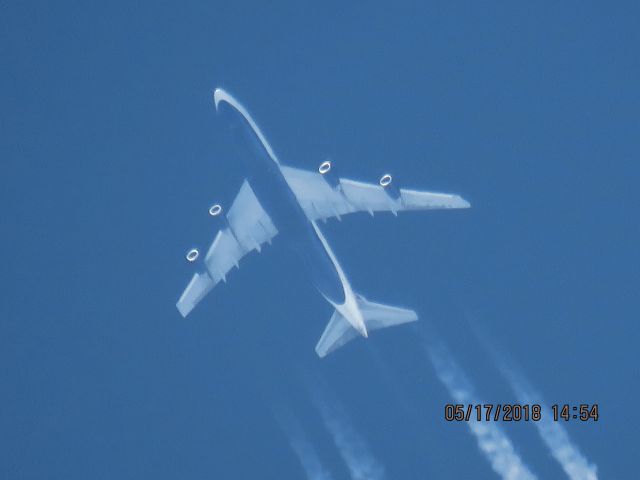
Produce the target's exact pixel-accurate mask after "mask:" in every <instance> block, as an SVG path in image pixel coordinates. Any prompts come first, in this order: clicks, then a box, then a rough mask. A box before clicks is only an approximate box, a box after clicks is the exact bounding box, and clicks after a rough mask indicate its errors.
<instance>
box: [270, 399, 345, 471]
mask: <svg viewBox="0 0 640 480" xmlns="http://www.w3.org/2000/svg"><path fill="white" fill-rule="evenodd" d="M274 415H275V417H276V420H277V421H278V423H279V425H280V427H281V428H282V430H283V431H284V433H285V435H286V436H287V438H288V440H289V445H290V446H291V449H292V450H293V451H294V453H295V454H296V456H297V457H298V460H299V461H300V464H301V465H302V469H303V470H304V471H305V473H306V474H307V479H308V480H333V477H332V475H331V473H329V472H328V471H327V470H326V469H325V468H324V467H323V465H322V462H321V461H320V458H319V457H318V453H317V452H316V449H315V448H314V447H313V445H312V444H311V442H310V441H309V439H308V438H307V436H306V435H305V434H304V431H303V430H302V427H301V426H300V423H299V422H298V420H297V419H296V418H295V417H294V416H293V415H291V414H290V413H288V412H285V411H284V410H283V409H275V408H274Z"/></svg>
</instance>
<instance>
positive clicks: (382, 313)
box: [316, 296, 418, 358]
mask: <svg viewBox="0 0 640 480" xmlns="http://www.w3.org/2000/svg"><path fill="white" fill-rule="evenodd" d="M357 301H358V308H359V309H360V312H361V313H362V317H363V319H364V324H365V326H366V328H367V331H369V332H371V331H373V330H379V329H381V328H385V327H393V326H394V325H401V324H403V323H409V322H415V321H416V320H418V315H417V314H416V312H414V311H413V310H409V309H406V308H400V307H392V306H390V305H384V304H382V303H374V302H370V301H368V300H367V299H366V298H364V297H362V296H358V297H357ZM358 335H359V333H358V331H357V330H356V329H355V328H353V327H352V326H351V324H350V323H349V321H348V320H347V319H346V318H345V317H344V316H343V315H342V314H341V313H340V312H338V311H337V310H336V311H334V312H333V315H332V316H331V320H329V324H328V325H327V328H325V330H324V332H323V333H322V337H320V340H319V341H318V344H317V345H316V353H317V354H318V356H319V357H321V358H322V357H325V356H327V355H328V354H330V353H331V352H333V351H334V350H337V349H338V348H340V347H342V346H343V345H345V344H346V343H348V342H349V341H350V340H353V339H354V338H356V337H357V336H358Z"/></svg>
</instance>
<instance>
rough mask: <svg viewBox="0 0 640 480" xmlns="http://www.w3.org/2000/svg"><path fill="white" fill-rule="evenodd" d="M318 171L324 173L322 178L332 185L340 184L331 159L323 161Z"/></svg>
mask: <svg viewBox="0 0 640 480" xmlns="http://www.w3.org/2000/svg"><path fill="white" fill-rule="evenodd" d="M318 173H319V174H320V175H322V178H324V179H325V181H326V182H327V183H328V184H329V185H331V187H333V188H335V187H337V186H338V185H340V179H339V178H338V176H337V175H336V174H335V172H334V171H333V169H332V165H331V160H325V161H324V162H322V163H321V164H320V166H319V167H318Z"/></svg>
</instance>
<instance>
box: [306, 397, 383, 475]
mask: <svg viewBox="0 0 640 480" xmlns="http://www.w3.org/2000/svg"><path fill="white" fill-rule="evenodd" d="M313 401H314V403H315V405H316V407H317V409H318V411H319V412H320V416H321V417H322V421H323V423H324V426H325V428H326V429H327V431H328V432H329V434H330V435H331V437H332V438H333V442H334V443H335V445H336V447H337V448H338V452H339V453H340V456H341V457H342V459H343V460H344V463H345V465H346V466H347V469H348V470H349V473H350V474H351V478H352V480H383V479H384V478H385V473H384V466H383V465H382V464H380V462H378V460H376V458H375V457H374V456H373V454H372V453H371V451H370V450H369V446H368V445H367V443H366V442H365V440H364V438H362V436H361V435H360V434H359V433H358V432H357V430H356V429H355V427H354V426H353V424H352V423H351V420H350V419H349V417H348V415H347V414H346V412H345V410H344V408H343V407H342V406H341V405H339V404H338V403H337V401H335V400H334V401H333V402H331V404H329V402H328V401H327V400H326V399H324V398H322V394H320V393H319V392H318V391H317V389H316V390H315V395H313Z"/></svg>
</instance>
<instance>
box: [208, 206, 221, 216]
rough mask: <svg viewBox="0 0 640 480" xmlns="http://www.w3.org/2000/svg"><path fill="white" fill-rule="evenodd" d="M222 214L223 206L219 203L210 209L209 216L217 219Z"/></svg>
mask: <svg viewBox="0 0 640 480" xmlns="http://www.w3.org/2000/svg"><path fill="white" fill-rule="evenodd" d="M221 213H222V205H220V204H219V203H214V204H213V205H211V207H210V208H209V215H211V216H212V217H217V216H218V215H220V214H221Z"/></svg>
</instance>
